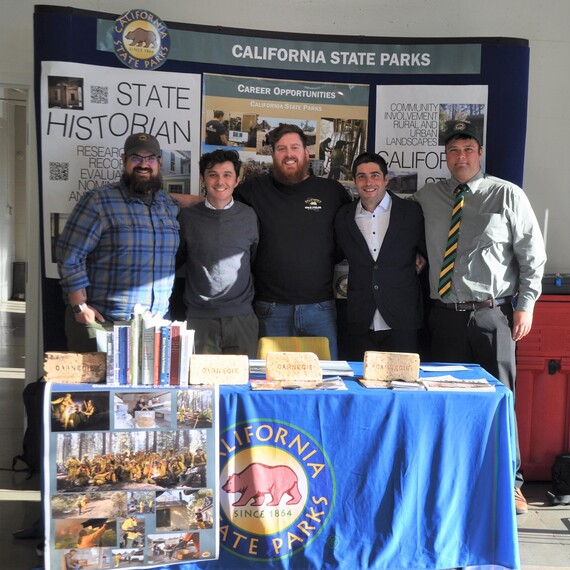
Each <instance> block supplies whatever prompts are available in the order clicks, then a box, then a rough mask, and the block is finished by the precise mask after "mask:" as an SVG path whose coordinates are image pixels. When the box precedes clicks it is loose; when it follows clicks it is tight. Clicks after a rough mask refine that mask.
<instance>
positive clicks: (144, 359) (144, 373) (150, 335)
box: [141, 321, 155, 386]
mask: <svg viewBox="0 0 570 570" xmlns="http://www.w3.org/2000/svg"><path fill="white" fill-rule="evenodd" d="M154 335H155V329H154V326H151V325H145V324H144V321H143V327H142V335H141V336H142V339H141V384H142V385H143V386H152V385H153V384H154Z"/></svg>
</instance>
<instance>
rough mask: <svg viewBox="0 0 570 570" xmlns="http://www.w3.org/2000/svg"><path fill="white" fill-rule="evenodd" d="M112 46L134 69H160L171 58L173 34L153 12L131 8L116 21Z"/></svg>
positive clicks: (126, 63) (122, 59)
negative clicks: (171, 36) (171, 34)
mask: <svg viewBox="0 0 570 570" xmlns="http://www.w3.org/2000/svg"><path fill="white" fill-rule="evenodd" d="M113 49H114V51H115V55H116V56H117V57H118V58H119V59H120V60H121V61H122V62H123V63H124V64H125V65H126V66H127V67H130V68H131V69H149V70H152V69H158V68H159V67H160V66H161V65H162V64H163V63H164V62H165V61H166V59H167V58H168V53H169V51H170V34H169V32H168V28H167V27H166V24H165V23H164V22H163V21H162V20H161V19H160V18H159V17H158V16H156V15H155V14H153V13H152V12H149V11H148V10H144V9H137V10H129V11H128V12H125V13H124V14H123V15H122V16H119V17H118V18H117V19H116V20H115V25H114V26H113Z"/></svg>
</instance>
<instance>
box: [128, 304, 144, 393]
mask: <svg viewBox="0 0 570 570" xmlns="http://www.w3.org/2000/svg"><path fill="white" fill-rule="evenodd" d="M129 340H130V349H131V350H130V359H129V364H130V371H131V385H132V386H138V385H139V384H140V369H141V318H140V315H139V314H137V313H135V314H134V315H133V318H132V319H131V336H130V339H129Z"/></svg>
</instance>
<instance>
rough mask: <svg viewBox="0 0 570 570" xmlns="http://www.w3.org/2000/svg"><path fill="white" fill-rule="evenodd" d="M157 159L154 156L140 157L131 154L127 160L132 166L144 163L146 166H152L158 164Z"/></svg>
mask: <svg viewBox="0 0 570 570" xmlns="http://www.w3.org/2000/svg"><path fill="white" fill-rule="evenodd" d="M158 159H159V157H158V156H156V155H155V154H151V155H150V156H141V155H140V154H131V156H129V160H130V161H131V162H132V163H134V164H142V163H143V162H146V163H147V164H150V166H154V165H156V164H158Z"/></svg>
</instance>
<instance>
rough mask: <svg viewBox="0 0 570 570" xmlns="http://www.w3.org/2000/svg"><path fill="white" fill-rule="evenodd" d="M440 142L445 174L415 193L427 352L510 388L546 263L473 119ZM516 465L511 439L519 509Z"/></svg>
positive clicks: (522, 201)
mask: <svg viewBox="0 0 570 570" xmlns="http://www.w3.org/2000/svg"><path fill="white" fill-rule="evenodd" d="M444 143H445V154H446V158H447V166H448V168H449V171H450V173H451V178H449V179H447V180H444V181H440V182H436V183H430V184H427V185H426V186H424V187H423V188H421V189H420V190H419V191H418V192H416V193H415V195H414V196H413V199H414V200H416V201H417V202H419V204H420V205H421V207H422V210H423V213H424V218H425V228H426V242H427V252H428V259H429V264H430V275H429V280H430V296H431V299H432V307H431V311H430V317H429V324H430V331H431V337H432V339H431V349H432V352H431V357H432V359H433V360H434V361H441V362H474V363H478V364H480V365H481V366H482V367H483V368H485V370H487V371H488V372H489V373H490V374H492V375H493V376H495V377H496V378H497V379H498V380H500V381H501V382H502V383H503V384H504V385H505V386H507V387H508V388H510V389H511V390H512V391H513V393H514V392H515V378H516V361H515V345H516V341H518V340H520V339H521V338H523V337H524V336H525V335H527V334H528V333H529V331H530V329H531V326H532V314H533V309H534V304H535V302H536V300H537V299H538V297H539V295H540V293H541V281H542V274H543V271H544V264H545V262H546V253H545V249H544V241H543V239H542V234H541V232H540V228H539V226H538V222H537V220H536V216H535V214H534V212H533V210H532V207H531V205H530V202H529V200H528V198H527V197H526V195H525V194H524V192H523V191H522V189H521V188H519V187H518V186H516V185H514V184H511V183H510V182H507V181H506V180H501V179H500V178H495V177H493V176H489V175H487V174H484V173H483V172H481V156H482V154H483V152H482V148H481V137H480V135H479V133H478V132H477V131H476V129H475V128H474V126H473V125H472V124H471V123H469V122H466V121H454V122H453V123H451V124H449V126H448V128H447V131H446V134H445V137H444ZM465 184H466V185H467V186H468V188H463V190H464V194H463V208H462V218H461V222H460V228H459V239H458V241H457V249H456V257H455V260H454V267H453V269H452V272H451V286H450V287H448V288H447V289H448V290H447V291H445V293H443V294H440V292H439V291H441V287H440V285H441V283H440V272H441V269H442V264H444V254H445V252H446V249H447V246H448V233H449V231H450V220H451V212H452V208H453V207H454V201H455V198H454V192H455V190H456V188H457V187H458V186H459V185H465ZM455 203H456V204H457V202H455ZM446 262H447V257H446ZM519 467H520V453H519V450H518V443H517V475H516V481H515V483H516V488H515V505H516V510H517V514H521V513H524V512H526V511H527V508H528V507H527V504H526V500H525V499H524V496H523V495H522V493H521V491H520V487H521V486H522V483H523V479H522V475H521V474H520V472H519Z"/></svg>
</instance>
